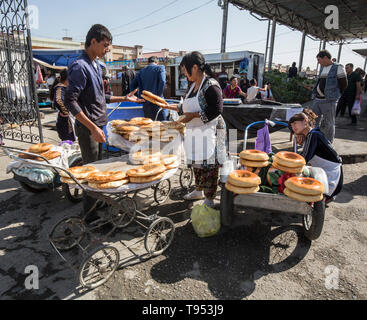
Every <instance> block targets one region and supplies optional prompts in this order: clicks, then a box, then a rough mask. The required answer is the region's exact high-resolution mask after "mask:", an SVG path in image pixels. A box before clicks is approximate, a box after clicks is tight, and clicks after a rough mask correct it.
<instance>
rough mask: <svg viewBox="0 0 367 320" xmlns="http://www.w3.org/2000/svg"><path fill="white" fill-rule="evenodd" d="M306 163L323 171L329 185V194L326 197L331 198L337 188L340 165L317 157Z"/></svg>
mask: <svg viewBox="0 0 367 320" xmlns="http://www.w3.org/2000/svg"><path fill="white" fill-rule="evenodd" d="M308 163H309V164H310V165H311V166H312V167H319V168H322V169H324V171H325V173H326V176H327V178H328V184H329V193H328V194H326V195H328V196H331V195H332V194H333V192H334V191H335V189H336V187H337V186H338V183H339V180H340V174H341V163H337V162H332V161H329V160H326V159H323V158H320V157H318V156H314V157H313V158H312V159H311V160H310V161H309V162H308Z"/></svg>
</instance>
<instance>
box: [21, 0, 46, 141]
mask: <svg viewBox="0 0 367 320" xmlns="http://www.w3.org/2000/svg"><path fill="white" fill-rule="evenodd" d="M24 8H25V18H26V25H27V33H26V34H27V46H28V50H29V60H30V61H29V82H30V88H29V91H30V93H32V89H31V87H32V88H33V96H32V94H31V99H32V98H33V103H34V107H35V110H36V112H37V122H38V130H39V137H40V142H44V139H43V132H42V122H41V115H40V110H39V107H38V97H37V89H36V81H35V79H34V70H33V65H34V63H33V52H32V40H31V29H30V26H29V17H28V16H29V13H28V3H27V0H24ZM32 140H33V138H32V137H31V142H33V141H32Z"/></svg>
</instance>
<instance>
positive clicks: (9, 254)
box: [0, 157, 367, 300]
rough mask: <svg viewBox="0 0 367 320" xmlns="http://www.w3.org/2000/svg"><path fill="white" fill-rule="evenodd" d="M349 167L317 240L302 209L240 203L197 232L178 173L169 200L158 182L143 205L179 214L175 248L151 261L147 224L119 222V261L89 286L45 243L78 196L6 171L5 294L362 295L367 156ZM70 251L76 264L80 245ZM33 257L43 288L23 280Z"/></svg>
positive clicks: (0, 270)
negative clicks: (156, 192) (41, 188)
mask: <svg viewBox="0 0 367 320" xmlns="http://www.w3.org/2000/svg"><path fill="white" fill-rule="evenodd" d="M1 159H2V161H4V159H5V158H4V157H2V158H1ZM343 169H344V189H343V191H342V193H341V194H340V195H339V196H338V198H337V201H336V202H333V203H331V204H330V206H329V208H327V210H326V218H325V224H324V229H323V232H322V234H321V237H320V238H319V239H317V240H315V241H312V242H311V241H309V240H307V239H306V238H305V237H304V235H303V226H302V219H301V216H300V215H296V214H294V215H289V214H281V213H273V212H259V211H246V212H244V211H241V210H236V220H235V223H234V224H233V226H232V227H231V228H226V229H223V230H221V232H220V233H218V234H217V235H215V236H213V237H210V238H199V237H198V236H196V234H195V232H194V230H193V227H192V225H191V223H190V221H189V216H190V212H191V208H192V204H190V203H188V202H185V201H183V200H182V196H183V191H182V190H181V189H180V188H179V186H178V182H177V177H178V176H177V175H176V176H175V179H174V181H173V190H172V192H171V195H170V199H169V200H168V201H167V202H166V203H164V204H163V205H160V206H157V205H155V204H154V203H153V201H152V195H153V190H146V191H145V192H143V193H141V194H139V197H140V198H141V200H142V201H141V203H142V205H141V206H142V207H141V208H140V209H141V210H145V209H146V207H149V208H148V212H149V213H150V214H154V213H157V214H158V215H160V216H168V217H170V218H171V219H172V220H173V221H174V223H175V227H176V229H175V233H174V239H173V242H172V244H171V246H170V247H169V248H168V249H167V250H166V251H165V252H164V253H163V254H162V255H160V256H157V257H154V258H149V259H147V258H146V255H145V254H144V252H145V251H144V246H143V241H142V239H143V236H144V232H145V230H144V229H142V228H141V227H139V226H138V225H137V224H135V223H132V224H131V225H129V226H128V227H126V228H125V229H118V230H117V231H115V232H114V233H113V234H112V236H111V237H110V238H109V239H108V242H109V243H110V244H112V245H114V246H116V247H118V248H119V251H120V261H121V263H120V267H119V268H118V270H117V271H116V272H115V273H114V275H113V276H112V277H111V278H110V279H109V281H108V282H107V283H105V284H104V285H102V286H101V287H99V288H97V289H94V290H89V291H85V290H81V289H80V286H79V279H78V276H79V274H78V272H77V271H76V272H74V271H73V269H71V268H70V267H69V266H68V265H67V264H66V263H65V262H63V260H62V259H61V258H60V256H59V255H58V254H57V253H56V251H55V250H54V249H53V248H52V246H51V245H50V243H49V241H48V235H49V233H50V231H51V229H52V227H53V226H54V225H55V224H56V223H57V222H58V221H59V220H61V219H62V218H63V217H65V216H71V215H78V214H79V212H80V211H81V203H79V204H73V203H71V202H69V201H68V200H67V199H65V198H64V195H63V193H62V191H61V190H56V191H54V192H43V193H40V194H31V193H28V192H27V191H25V190H23V189H22V188H20V187H19V185H18V184H17V182H15V181H14V180H13V179H12V175H11V174H10V175H7V176H6V177H7V178H6V179H2V180H1V181H0V185H1V190H5V189H6V192H3V193H1V197H0V199H1V202H0V216H1V219H0V282H1V286H0V297H1V299H3V300H4V299H5V300H7V299H123V300H125V299H126V300H132V299H142V300H145V299H152V300H161V299H166V300H171V299H177V300H191V299H197V300H207V299H235V300H240V299H250V300H254V299H296V300H303V299H343V300H345V299H357V300H359V299H361V300H364V299H366V298H367V282H366V281H365V279H366V268H367V232H366V231H367V206H366V204H367V201H366V200H367V175H366V172H367V162H364V163H357V164H348V165H344V166H343ZM218 199H219V197H218V198H217V201H216V203H217V204H218ZM198 203H200V202H198ZM122 242H123V243H125V244H127V245H129V246H130V245H131V249H130V250H127V249H126V248H124V246H123V245H122ZM65 255H69V257H70V261H76V265H78V264H80V261H81V259H82V254H81V252H80V250H72V251H71V252H67V253H66V254H65ZM129 259H130V261H128V260H129ZM129 263H130V264H129ZM29 265H33V266H36V267H37V269H38V271H39V286H38V289H27V288H26V287H25V283H26V281H27V277H28V276H29V272H27V271H26V267H27V266H29Z"/></svg>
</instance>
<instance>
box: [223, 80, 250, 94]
mask: <svg viewBox="0 0 367 320" xmlns="http://www.w3.org/2000/svg"><path fill="white" fill-rule="evenodd" d="M240 96H243V97H244V98H246V97H247V94H246V93H244V92H243V91H242V90H241V88H240V87H239V86H238V78H237V77H234V76H233V77H232V78H231V79H230V83H229V84H228V85H227V86H226V87H225V88H224V89H223V98H227V99H234V98H240Z"/></svg>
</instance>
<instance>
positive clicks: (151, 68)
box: [130, 56, 168, 121]
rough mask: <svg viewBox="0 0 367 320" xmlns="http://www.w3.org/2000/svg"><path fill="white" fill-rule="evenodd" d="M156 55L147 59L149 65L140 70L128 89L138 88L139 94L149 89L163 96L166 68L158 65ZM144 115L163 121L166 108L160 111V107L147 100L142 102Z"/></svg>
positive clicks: (166, 114) (166, 115) (165, 115)
mask: <svg viewBox="0 0 367 320" xmlns="http://www.w3.org/2000/svg"><path fill="white" fill-rule="evenodd" d="M158 62H159V61H158V57H156V56H152V57H150V58H149V59H148V63H149V65H148V66H147V67H145V68H144V69H142V70H140V71H139V72H138V73H137V75H136V77H135V78H134V80H133V81H132V82H131V84H130V90H131V91H133V90H134V89H136V88H139V96H140V95H141V93H142V91H143V90H146V91H149V92H151V93H153V94H155V95H157V96H160V97H163V92H164V88H165V86H166V70H165V69H164V66H161V65H158ZM143 110H144V117H145V118H150V119H152V120H155V119H156V117H157V113H158V112H159V114H158V117H157V120H158V121H165V120H167V117H168V110H163V111H161V112H160V108H159V107H158V106H157V105H155V104H153V103H151V102H149V101H145V102H144V103H143Z"/></svg>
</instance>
